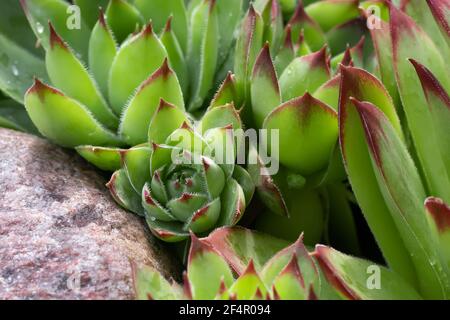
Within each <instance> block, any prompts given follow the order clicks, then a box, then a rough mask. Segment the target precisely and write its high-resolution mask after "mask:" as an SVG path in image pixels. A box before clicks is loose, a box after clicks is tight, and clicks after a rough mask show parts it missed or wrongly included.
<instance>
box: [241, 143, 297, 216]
mask: <svg viewBox="0 0 450 320" xmlns="http://www.w3.org/2000/svg"><path fill="white" fill-rule="evenodd" d="M248 157H249V164H248V173H249V174H250V176H251V177H252V180H253V183H254V184H255V186H256V190H257V193H258V196H259V198H260V200H261V201H262V202H263V203H264V204H265V205H266V206H267V208H269V210H270V211H272V212H273V213H275V214H277V215H280V216H289V210H288V208H287V206H286V202H285V200H284V198H283V194H282V192H281V190H280V188H279V187H278V186H277V183H276V181H274V178H273V176H272V175H271V174H270V173H269V171H268V169H267V168H266V166H265V164H264V163H263V160H262V159H261V157H260V155H259V154H258V151H257V149H256V148H255V146H254V145H250V146H249V155H248Z"/></svg>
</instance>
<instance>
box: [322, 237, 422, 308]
mask: <svg viewBox="0 0 450 320" xmlns="http://www.w3.org/2000/svg"><path fill="white" fill-rule="evenodd" d="M315 257H316V258H317V260H318V261H319V264H320V267H321V269H322V270H323V271H324V273H325V275H326V276H327V278H328V281H329V282H330V283H331V284H332V285H333V286H334V287H335V288H336V290H337V291H338V292H339V293H340V294H341V295H342V296H343V297H345V298H347V299H351V300H360V299H363V300H421V297H420V295H419V294H418V293H417V292H416V291H415V290H414V288H413V287H411V285H410V284H408V283H407V282H405V280H403V279H402V277H401V276H399V275H397V274H396V273H394V272H393V271H391V270H389V269H387V268H385V267H382V266H378V265H376V264H374V263H373V262H370V261H366V260H363V259H359V258H354V257H351V256H348V255H345V254H343V253H340V252H338V251H336V250H334V249H331V248H328V247H325V246H321V245H318V246H317V247H316V254H315ZM378 280H379V281H380V282H379V283H378V282H377V281H378ZM369 286H370V287H372V289H370V287H369Z"/></svg>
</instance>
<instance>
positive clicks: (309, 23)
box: [289, 1, 326, 51]
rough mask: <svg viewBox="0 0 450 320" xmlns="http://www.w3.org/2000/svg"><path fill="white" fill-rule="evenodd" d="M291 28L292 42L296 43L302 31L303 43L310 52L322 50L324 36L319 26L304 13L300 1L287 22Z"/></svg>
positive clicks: (324, 40)
mask: <svg viewBox="0 0 450 320" xmlns="http://www.w3.org/2000/svg"><path fill="white" fill-rule="evenodd" d="M289 25H290V26H291V28H292V40H293V41H297V39H298V38H299V37H300V34H301V32H302V30H303V34H304V38H305V41H306V42H307V43H308V45H309V46H310V47H311V50H313V51H317V50H319V49H320V48H322V47H323V46H324V44H325V42H326V38H325V34H324V32H323V30H322V29H321V27H320V26H319V24H318V23H317V22H316V21H315V20H313V19H312V18H311V17H310V16H309V15H308V14H307V13H306V12H305V8H304V7H303V4H302V2H301V1H299V2H298V5H297V8H296V10H295V12H294V14H293V15H292V18H291V20H289Z"/></svg>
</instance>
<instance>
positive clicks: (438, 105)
mask: <svg viewBox="0 0 450 320" xmlns="http://www.w3.org/2000/svg"><path fill="white" fill-rule="evenodd" d="M411 63H412V64H413V65H414V68H415V69H416V72H417V75H418V76H419V79H420V82H421V84H422V88H423V91H424V93H425V98H426V100H427V103H428V108H429V110H430V113H431V115H432V120H433V124H434V125H433V127H434V129H435V131H436V134H437V135H438V137H439V138H438V139H437V144H438V145H439V147H440V148H439V149H440V150H441V152H442V157H443V160H444V164H445V166H446V168H447V176H448V177H450V134H449V133H450V129H449V126H448V124H449V123H450V97H449V95H448V93H447V92H446V90H445V89H444V88H443V87H442V85H441V84H440V83H439V81H438V80H437V79H436V77H435V76H434V75H433V74H432V73H431V71H430V70H429V69H427V68H426V67H425V66H424V65H422V64H420V63H419V62H417V61H415V60H411Z"/></svg>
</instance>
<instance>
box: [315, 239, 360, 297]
mask: <svg viewBox="0 0 450 320" xmlns="http://www.w3.org/2000/svg"><path fill="white" fill-rule="evenodd" d="M330 251H331V249H330V248H329V247H327V246H324V245H320V244H319V245H316V250H315V251H314V252H313V253H312V255H313V256H314V257H315V258H316V259H317V262H318V263H319V266H320V268H321V269H322V271H323V272H324V274H325V276H326V278H327V279H328V282H330V284H331V285H332V286H333V287H335V288H336V290H338V291H339V292H341V293H342V294H343V295H344V296H345V297H346V298H347V299H350V300H359V297H358V296H357V294H356V293H355V292H353V290H351V289H350V288H349V287H348V286H347V285H346V284H345V283H344V282H343V281H342V280H341V279H340V277H339V276H338V274H337V272H335V269H334V266H333V263H332V262H331V261H330V257H329V255H330Z"/></svg>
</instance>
